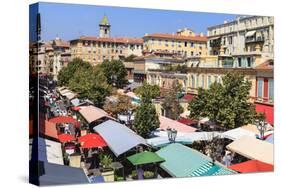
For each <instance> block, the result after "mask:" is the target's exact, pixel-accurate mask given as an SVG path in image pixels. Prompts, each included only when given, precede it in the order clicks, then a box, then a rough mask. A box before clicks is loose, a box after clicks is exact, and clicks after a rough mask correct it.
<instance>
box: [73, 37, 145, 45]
mask: <svg viewBox="0 0 281 188" xmlns="http://www.w3.org/2000/svg"><path fill="white" fill-rule="evenodd" d="M78 40H84V41H86V40H90V41H98V42H113V43H124V44H142V43H143V39H142V38H126V37H122V38H121V37H120V38H117V37H116V38H115V37H94V36H93V37H91V36H82V37H80V38H79V39H78Z"/></svg>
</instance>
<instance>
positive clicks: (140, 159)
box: [127, 151, 165, 165]
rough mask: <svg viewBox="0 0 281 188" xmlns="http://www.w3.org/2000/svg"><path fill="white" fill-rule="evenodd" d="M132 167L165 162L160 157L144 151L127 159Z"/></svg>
mask: <svg viewBox="0 0 281 188" xmlns="http://www.w3.org/2000/svg"><path fill="white" fill-rule="evenodd" d="M127 159H128V160H129V161H130V162H131V163H132V164H133V165H142V164H149V163H158V162H163V161H165V160H164V159H163V158H162V157H160V156H159V155H157V154H156V153H154V152H150V151H144V152H141V153H137V154H134V155H131V156H129V157H127Z"/></svg>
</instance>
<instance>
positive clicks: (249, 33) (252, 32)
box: [245, 31, 256, 37]
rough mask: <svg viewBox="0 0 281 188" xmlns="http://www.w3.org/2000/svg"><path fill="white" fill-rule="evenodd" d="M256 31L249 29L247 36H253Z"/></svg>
mask: <svg viewBox="0 0 281 188" xmlns="http://www.w3.org/2000/svg"><path fill="white" fill-rule="evenodd" d="M255 33H256V31H248V32H247V33H246V35H245V36H246V37H251V36H253V35H254V34H255Z"/></svg>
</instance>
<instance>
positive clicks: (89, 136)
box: [78, 133, 104, 143]
mask: <svg viewBox="0 0 281 188" xmlns="http://www.w3.org/2000/svg"><path fill="white" fill-rule="evenodd" d="M87 140H103V138H102V137H101V136H100V135H98V134H95V133H90V134H86V135H84V136H80V137H79V138H78V142H79V143H81V142H85V141H87ZM103 141H104V140H103Z"/></svg>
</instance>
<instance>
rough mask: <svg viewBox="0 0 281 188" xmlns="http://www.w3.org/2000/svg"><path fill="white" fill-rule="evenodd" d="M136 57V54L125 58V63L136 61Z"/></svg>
mask: <svg viewBox="0 0 281 188" xmlns="http://www.w3.org/2000/svg"><path fill="white" fill-rule="evenodd" d="M135 57H137V56H136V55H134V54H131V55H129V56H128V57H125V59H124V61H125V62H131V61H133V60H134V58H135Z"/></svg>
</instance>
